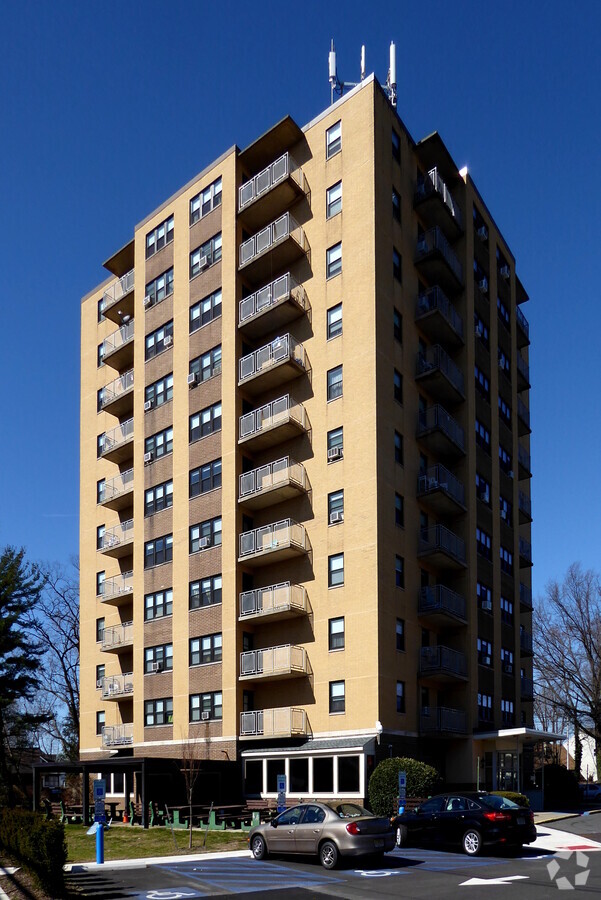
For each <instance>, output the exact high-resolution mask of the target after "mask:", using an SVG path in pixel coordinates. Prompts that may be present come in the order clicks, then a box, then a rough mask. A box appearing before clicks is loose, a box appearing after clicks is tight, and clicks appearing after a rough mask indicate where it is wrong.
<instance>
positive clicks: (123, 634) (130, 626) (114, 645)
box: [102, 622, 134, 651]
mask: <svg viewBox="0 0 601 900" xmlns="http://www.w3.org/2000/svg"><path fill="white" fill-rule="evenodd" d="M133 640H134V623H133V622H124V623H123V625H111V626H110V627H109V628H105V629H104V631H103V632H102V649H103V650H108V651H111V650H118V649H119V648H120V647H129V646H131V644H132V643H133Z"/></svg>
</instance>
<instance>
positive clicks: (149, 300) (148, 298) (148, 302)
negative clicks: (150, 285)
mask: <svg viewBox="0 0 601 900" xmlns="http://www.w3.org/2000/svg"><path fill="white" fill-rule="evenodd" d="M149 306H152V297H151V296H150V294H146V296H145V297H144V309H148V307H149Z"/></svg>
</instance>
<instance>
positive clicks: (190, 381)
mask: <svg viewBox="0 0 601 900" xmlns="http://www.w3.org/2000/svg"><path fill="white" fill-rule="evenodd" d="M197 381H198V375H197V374H196V372H190V374H189V375H188V387H194V385H195V384H196V383H197Z"/></svg>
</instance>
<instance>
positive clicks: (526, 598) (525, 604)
mask: <svg viewBox="0 0 601 900" xmlns="http://www.w3.org/2000/svg"><path fill="white" fill-rule="evenodd" d="M520 606H521V607H522V609H526V610H531V609H532V590H531V588H529V587H528V586H527V585H525V584H524V583H523V582H520Z"/></svg>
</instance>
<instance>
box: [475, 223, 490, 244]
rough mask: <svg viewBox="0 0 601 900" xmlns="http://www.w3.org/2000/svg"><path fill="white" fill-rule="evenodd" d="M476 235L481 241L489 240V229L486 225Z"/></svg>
mask: <svg viewBox="0 0 601 900" xmlns="http://www.w3.org/2000/svg"><path fill="white" fill-rule="evenodd" d="M476 233H477V235H478V237H479V238H480V240H481V241H486V240H488V228H487V227H486V225H481V226H480V228H479V229H478V231H477V232H476Z"/></svg>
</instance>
